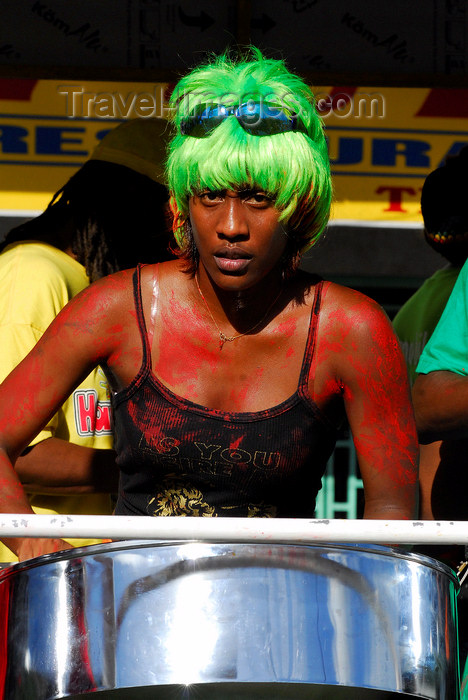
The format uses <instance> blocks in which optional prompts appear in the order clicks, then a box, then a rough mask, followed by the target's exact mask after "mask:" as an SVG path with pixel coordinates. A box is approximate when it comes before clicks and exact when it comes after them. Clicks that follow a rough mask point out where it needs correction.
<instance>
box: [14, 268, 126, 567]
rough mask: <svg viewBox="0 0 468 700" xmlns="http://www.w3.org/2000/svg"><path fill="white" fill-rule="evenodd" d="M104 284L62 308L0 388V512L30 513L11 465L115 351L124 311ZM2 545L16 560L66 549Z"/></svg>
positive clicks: (33, 543)
mask: <svg viewBox="0 0 468 700" xmlns="http://www.w3.org/2000/svg"><path fill="white" fill-rule="evenodd" d="M108 280H110V281H108ZM108 280H100V281H99V282H97V283H95V284H94V285H91V286H90V287H88V288H87V289H85V290H84V291H83V292H81V293H80V294H79V295H78V296H76V297H75V298H74V299H73V300H72V301H71V302H70V303H69V304H67V306H66V307H65V308H64V309H63V310H62V311H61V312H60V314H59V315H58V316H57V318H56V319H55V320H54V321H53V323H52V324H51V325H50V326H49V328H48V329H47V331H46V332H45V333H44V335H43V336H42V338H41V340H40V341H39V342H38V343H37V345H36V346H35V347H34V349H33V350H32V351H31V352H30V353H29V355H27V357H26V358H25V359H24V360H23V361H22V362H21V363H20V364H19V365H18V366H17V367H16V368H15V369H14V370H13V372H11V374H10V375H9V376H8V377H7V378H6V379H5V381H4V382H3V383H2V384H1V385H0V482H1V484H2V489H1V490H0V512H7V513H32V510H31V508H30V506H29V503H28V499H27V497H26V495H25V493H24V489H23V487H22V486H21V483H20V480H19V478H18V475H17V474H16V472H15V470H14V468H13V465H14V463H15V462H16V460H17V458H18V457H19V455H20V454H21V452H22V451H23V450H24V449H25V448H26V447H27V445H29V444H30V442H31V440H32V439H33V437H34V436H35V435H36V434H37V433H38V432H39V431H40V430H41V429H42V428H43V426H44V425H46V423H47V422H48V421H49V420H50V418H51V416H52V415H53V414H54V413H56V411H57V410H58V408H59V407H60V405H61V404H62V403H63V401H64V399H65V398H66V397H67V396H69V395H70V393H71V392H72V390H73V389H74V388H75V387H76V386H77V385H78V384H79V383H80V382H81V381H82V380H83V379H84V378H85V377H86V376H87V375H88V374H89V372H90V371H91V369H93V368H94V367H95V366H96V365H97V364H104V363H105V362H106V361H107V359H108V357H109V356H110V354H112V353H113V352H114V351H115V349H116V346H117V344H118V338H119V334H118V333H117V328H116V326H115V318H116V317H118V318H119V319H120V327H122V319H123V318H125V309H124V308H123V306H122V299H121V295H120V296H119V285H116V284H115V281H112V280H111V279H110V278H108ZM121 286H122V285H121ZM116 309H118V312H117V311H116ZM6 544H7V546H9V547H10V548H11V549H13V551H15V553H16V554H17V555H18V557H19V558H20V559H22V558H25V557H26V556H36V555H38V554H42V553H44V551H51V550H55V549H57V548H68V546H69V545H66V544H65V543H61V542H59V543H58V541H54V542H50V544H47V543H46V544H44V541H43V540H42V541H41V540H32V539H31V540H23V541H21V540H16V539H15V540H14V541H11V540H10V541H8V542H6ZM49 547H50V548H49ZM25 553H27V554H25Z"/></svg>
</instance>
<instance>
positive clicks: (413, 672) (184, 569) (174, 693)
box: [0, 541, 459, 700]
mask: <svg viewBox="0 0 468 700" xmlns="http://www.w3.org/2000/svg"><path fill="white" fill-rule="evenodd" d="M457 590H458V581H457V578H456V576H455V575H454V573H453V572H452V571H451V570H450V569H448V568H447V567H446V566H444V565H442V564H440V563H439V562H437V561H435V560H433V559H430V558H428V557H423V556H418V555H410V554H407V553H405V552H404V551H398V550H397V549H392V548H389V547H380V546H372V547H369V546H362V545H360V546H353V545H311V546H309V545H277V544H276V545H271V546H268V545H265V544H233V545H232V544H206V543H196V542H194V543H190V542H185V543H164V542H140V541H138V542H135V541H129V542H116V543H112V544H104V545H94V546H90V547H82V548H80V549H75V550H72V551H67V552H59V553H56V554H51V555H46V556H43V557H38V558H37V559H31V560H29V561H27V562H24V563H22V564H15V565H13V566H11V567H9V568H7V569H4V570H3V571H2V572H1V573H0V605H1V618H0V699H1V700H52V698H54V699H55V698H78V697H81V696H83V695H87V694H88V693H98V694H100V695H99V697H100V698H102V700H104V699H105V698H109V700H117V699H118V698H119V699H120V698H126V699H127V700H134V699H146V698H151V699H166V698H171V699H176V698H184V699H186V698H188V699H193V700H204V699H207V698H216V699H218V700H225V699H226V700H234V699H235V698H243V699H244V700H245V699H246V698H247V699H248V700H251V699H257V698H258V699H260V698H263V699H265V700H266V699H268V700H276V699H277V698H278V699H285V700H286V699H287V700H300V699H301V698H312V699H313V698H320V699H324V698H327V699H328V698H329V699H335V698H336V699H338V700H357V699H359V700H372V699H375V700H383V699H384V698H430V699H431V700H457V698H458V697H459V695H458V661H457V633H456V594H457Z"/></svg>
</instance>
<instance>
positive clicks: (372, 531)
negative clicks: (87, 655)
mask: <svg viewBox="0 0 468 700" xmlns="http://www.w3.org/2000/svg"><path fill="white" fill-rule="evenodd" d="M5 537H61V538H70V537H73V538H100V539H104V538H105V539H113V540H133V539H140V540H174V541H180V540H202V541H203V540H204V541H207V542H269V543H274V542H275V543H298V544H314V543H317V542H340V543H369V544H468V521H440V522H438V521H432V520H422V521H421V520H348V519H343V520H328V519H317V520H308V519H306V518H271V519H270V518H200V517H194V518H192V517H189V518H185V517H180V516H177V517H170V518H157V517H150V516H121V515H120V516H114V515H28V514H2V515H1V516H0V539H1V538H5Z"/></svg>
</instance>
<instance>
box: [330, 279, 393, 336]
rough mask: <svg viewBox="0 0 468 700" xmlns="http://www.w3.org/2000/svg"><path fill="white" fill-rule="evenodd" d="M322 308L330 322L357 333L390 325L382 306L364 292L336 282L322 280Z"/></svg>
mask: <svg viewBox="0 0 468 700" xmlns="http://www.w3.org/2000/svg"><path fill="white" fill-rule="evenodd" d="M322 310H323V312H324V315H325V317H326V319H327V321H328V323H330V324H333V325H335V324H339V325H340V326H341V327H342V328H343V329H347V330H348V331H350V332H351V331H352V332H353V333H354V334H358V333H359V332H361V331H364V332H369V331H373V330H375V329H376V328H378V327H382V324H384V325H385V326H389V325H390V320H389V318H388V316H387V314H386V312H385V311H384V309H383V308H382V306H381V305H380V304H379V303H378V302H377V301H375V299H372V298H371V297H369V296H367V295H366V294H364V293H362V292H360V291H358V290H356V289H352V288H351V287H345V286H344V285H341V284H338V283H336V282H329V281H327V282H324V286H323V302H322Z"/></svg>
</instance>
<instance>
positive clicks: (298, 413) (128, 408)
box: [112, 268, 336, 517]
mask: <svg viewBox="0 0 468 700" xmlns="http://www.w3.org/2000/svg"><path fill="white" fill-rule="evenodd" d="M322 285H323V282H322V281H320V282H318V283H317V284H316V287H315V298H314V303H313V307H312V312H311V318H310V327H309V333H308V339H307V345H306V349H305V353H304V359H303V363H302V367H301V372H300V377H299V384H298V388H297V390H296V392H295V393H294V394H293V395H292V396H291V397H290V398H288V399H286V401H283V402H282V403H281V404H279V405H277V406H274V407H273V408H268V409H265V410H263V411H257V412H248V413H229V412H226V411H220V410H216V409H209V408H205V407H204V406H200V405H198V404H195V403H192V402H191V401H189V400H187V399H183V398H181V397H180V396H177V395H176V394H174V393H173V392H172V391H170V390H169V389H168V388H167V387H165V386H164V385H163V384H162V383H161V382H160V381H159V379H158V378H157V377H156V376H155V375H154V374H153V372H152V367H151V349H150V344H149V340H148V336H147V331H146V326H145V320H144V316H143V308H142V301H141V287H140V268H138V269H137V270H136V272H135V275H134V295H135V306H136V312H137V320H138V325H139V328H140V332H141V338H142V343H143V360H142V366H141V368H140V370H139V372H138V374H137V376H136V377H135V379H134V380H133V381H132V382H131V384H130V385H129V386H128V387H126V388H125V389H124V390H122V391H120V392H118V393H116V394H114V395H113V397H112V403H113V416H114V427H115V449H116V451H117V463H118V465H119V467H120V469H121V478H120V488H119V497H118V501H117V506H116V510H115V512H116V514H117V515H164V516H169V515H187V516H214V517H216V516H231V517H232V516H247V517H254V516H256V517H313V514H314V509H315V497H316V495H317V492H318V490H319V489H320V487H321V477H322V475H323V472H324V470H325V467H326V463H327V460H328V458H329V456H330V454H331V452H332V451H333V448H334V446H335V441H336V431H335V428H334V426H333V425H332V423H331V422H330V421H329V420H328V419H327V418H326V416H325V415H324V414H323V413H322V412H321V411H320V409H319V408H318V407H317V405H316V404H315V403H314V401H313V400H312V399H311V397H310V395H309V391H308V376H309V370H310V366H311V362H312V358H313V355H314V349H315V340H316V334H317V325H318V317H319V311H320V300H321V292H322Z"/></svg>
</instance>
